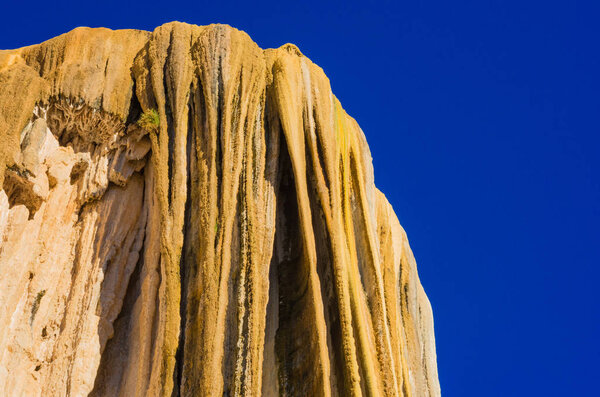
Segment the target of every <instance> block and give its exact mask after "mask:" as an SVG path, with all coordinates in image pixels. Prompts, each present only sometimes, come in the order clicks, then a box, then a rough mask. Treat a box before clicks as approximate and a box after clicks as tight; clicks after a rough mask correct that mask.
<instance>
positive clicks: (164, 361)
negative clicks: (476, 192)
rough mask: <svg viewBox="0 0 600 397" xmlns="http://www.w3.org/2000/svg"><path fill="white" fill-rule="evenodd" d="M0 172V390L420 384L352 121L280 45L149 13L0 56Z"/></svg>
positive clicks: (397, 271)
mask: <svg viewBox="0 0 600 397" xmlns="http://www.w3.org/2000/svg"><path fill="white" fill-rule="evenodd" d="M366 100H367V99H366ZM148 112H156V113H154V114H157V120H156V123H155V124H154V125H150V126H148V125H147V124H142V123H138V122H137V121H138V120H139V119H140V116H141V115H142V114H144V113H148ZM0 186H1V187H2V188H3V190H2V191H0V236H1V240H0V324H2V326H1V327H0V391H4V393H5V394H4V395H10V396H13V395H14V396H19V395H23V396H85V395H92V396H172V395H182V396H222V395H226V396H234V395H235V396H237V395H248V396H258V395H265V396H276V395H285V396H360V395H365V396H430V395H431V396H437V395H439V394H440V390H439V384H438V377H437V369H436V356H435V343H434V336H433V318H432V312H431V307H430V305H429V302H428V300H427V297H426V296H425V293H424V291H423V289H422V287H421V284H420V282H419V278H418V275H417V270H416V264H415V260H414V257H413V255H412V252H411V250H410V247H409V244H408V240H407V238H406V234H405V233H404V231H403V229H402V227H401V226H400V224H399V223H398V220H397V218H396V216H395V214H394V211H393V210H392V208H391V206H390V205H389V203H388V202H387V200H386V199H385V197H384V195H383V194H382V193H381V192H380V191H378V190H377V188H376V187H375V185H374V184H373V169H372V164H371V155H370V152H369V148H368V146H367V143H366V141H365V137H364V134H363V132H362V131H361V129H360V127H359V126H358V125H357V123H356V122H355V121H354V119H352V118H351V117H350V116H348V115H347V114H346V113H345V111H344V110H343V108H342V106H341V105H340V103H339V101H338V100H337V99H336V98H335V96H333V94H332V92H331V88H330V84H329V80H328V79H327V77H326V76H325V74H324V73H323V71H322V70H321V68H319V67H318V66H316V65H315V64H313V63H312V62H311V61H310V60H309V59H308V58H306V57H304V56H303V55H302V54H301V53H300V51H299V50H298V49H297V48H296V47H295V46H293V45H290V44H287V45H285V46H283V47H281V48H278V49H268V50H262V49H260V48H259V47H258V46H257V45H256V44H255V43H254V42H253V41H252V40H251V39H250V38H249V37H248V35H246V34H245V33H243V32H241V31H238V30H236V29H233V28H231V27H228V26H224V25H211V26H193V25H187V24H182V23H169V24H166V25H163V26H161V27H158V28H157V29H156V30H155V31H154V32H152V33H150V32H143V31H136V30H119V31H111V30H108V29H88V28H78V29H75V30H73V31H71V32H69V33H67V34H64V35H62V36H59V37H56V38H54V39H52V40H49V41H46V42H44V43H42V44H39V45H34V46H30V47H25V48H21V49H18V50H7V51H0Z"/></svg>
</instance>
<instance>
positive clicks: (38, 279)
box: [0, 118, 148, 396]
mask: <svg viewBox="0 0 600 397" xmlns="http://www.w3.org/2000/svg"><path fill="white" fill-rule="evenodd" d="M138 140H139V139H138ZM136 145H137V146H136ZM140 145H141V146H142V148H141V149H140V148H139V147H138V146H140ZM147 146H148V145H145V144H144V143H142V144H138V141H137V140H132V146H131V147H130V148H129V149H128V148H127V145H126V144H125V145H124V147H123V148H119V149H118V150H112V151H111V150H106V148H103V147H102V146H101V145H100V146H95V147H94V148H93V151H92V152H91V153H90V152H85V151H82V152H78V153H75V151H74V149H73V147H72V146H71V145H69V146H60V145H59V143H58V141H57V139H56V138H55V137H54V135H53V134H52V132H51V131H50V130H49V129H48V127H47V126H46V122H45V120H44V119H42V118H38V119H36V120H35V121H34V122H32V123H30V124H29V125H28V126H27V127H26V129H25V130H24V131H23V134H22V140H21V164H22V165H21V167H19V168H18V169H15V170H13V171H12V174H9V173H7V175H8V177H7V178H12V181H13V183H14V185H13V186H15V188H13V189H9V191H8V195H7V192H6V191H5V190H0V238H1V240H0V274H1V275H2V277H1V278H0V324H3V325H5V326H3V327H0V390H4V391H8V390H10V393H9V394H4V395H14V396H55V395H56V396H58V395H64V394H65V392H66V394H68V395H71V396H86V395H88V394H89V393H90V391H91V390H92V388H93V386H94V379H95V377H96V373H97V370H98V366H99V363H100V357H101V354H102V351H103V349H104V346H105V345H106V341H107V340H108V338H110V337H111V336H112V333H113V329H112V323H113V321H114V320H115V319H116V317H117V316H118V314H119V312H120V311H121V305H122V302H123V298H124V295H125V292H126V290H127V285H128V281H129V277H130V275H131V273H132V272H133V270H134V268H135V265H136V263H137V260H138V255H139V252H140V250H141V246H142V241H143V238H144V227H145V224H146V221H145V217H146V209H145V207H144V206H143V196H144V193H143V190H144V180H143V177H142V176H141V175H140V174H138V173H136V172H135V170H133V169H134V168H136V167H139V164H138V165H136V167H133V168H132V167H131V166H130V165H128V164H127V158H125V153H126V152H130V153H134V155H133V156H131V155H130V157H132V158H134V159H135V161H138V162H143V160H142V159H143V157H144V156H145V154H146V153H147V152H148V150H147V148H146V147H147ZM144 151H145V152H144ZM109 163H110V164H111V165H112V167H109ZM142 166H143V164H142ZM115 167H118V168H115ZM132 170H133V171H132ZM109 174H115V175H119V176H120V177H119V185H120V186H117V185H115V184H110V185H109V179H113V178H110V177H109ZM5 186H7V184H6V182H5Z"/></svg>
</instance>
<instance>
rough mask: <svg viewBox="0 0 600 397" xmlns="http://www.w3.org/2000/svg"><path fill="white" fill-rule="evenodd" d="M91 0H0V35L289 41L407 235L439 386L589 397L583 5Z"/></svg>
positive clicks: (595, 209)
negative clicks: (230, 31)
mask: <svg viewBox="0 0 600 397" xmlns="http://www.w3.org/2000/svg"><path fill="white" fill-rule="evenodd" d="M101 3H102V5H101V6H96V5H94V4H95V2H92V1H78V2H73V3H72V5H69V4H68V3H67V4H65V3H60V2H48V1H44V2H36V1H28V2H24V4H23V5H16V4H17V2H16V1H10V2H8V1H6V2H4V4H3V6H2V12H3V14H4V17H3V18H2V24H0V48H14V47H20V46H23V45H28V44H34V43H38V42H41V41H43V40H45V39H48V38H50V37H53V36H55V35H58V34H60V33H63V32H66V31H68V30H70V29H72V28H74V27H76V26H80V25H84V26H106V27H110V28H139V29H147V30H152V29H153V28H154V27H155V26H157V25H160V24H162V23H164V22H168V21H171V20H180V21H185V22H189V23H194V24H200V25H202V24H209V23H216V22H219V23H227V24H230V25H233V26H235V27H237V28H239V29H242V30H245V31H246V32H248V33H249V34H250V36H251V37H252V38H253V39H254V40H255V41H256V42H257V43H258V44H259V45H260V46H261V47H263V48H266V47H278V46H280V45H282V44H284V43H286V42H292V43H295V44H297V45H298V46H299V47H300V49H301V50H302V52H303V53H304V54H305V55H307V56H309V57H310V58H311V59H312V60H313V61H314V62H315V63H317V64H319V65H320V66H322V67H323V69H324V70H325V72H326V73H327V75H328V76H329V78H330V79H331V82H332V86H333V90H334V93H335V94H336V95H337V97H338V98H339V99H340V100H341V102H342V104H343V106H344V107H345V109H346V110H347V111H348V113H350V114H351V115H352V116H353V117H354V118H356V120H357V121H358V122H359V123H360V125H361V126H362V128H363V130H364V131H365V134H366V135H367V139H368V141H369V144H370V147H371V151H372V154H373V158H374V163H375V182H376V184H377V186H378V187H379V188H380V189H381V190H383V192H385V194H386V195H387V197H388V198H389V200H390V201H391V203H392V204H393V206H394V209H395V210H396V213H397V214H398V217H399V218H400V221H401V223H402V224H403V225H404V227H405V229H406V230H407V232H408V235H409V238H410V241H411V245H412V247H413V250H414V252H415V255H416V258H417V262H418V265H419V271H420V275H421V281H422V283H423V285H424V286H425V289H426V291H427V293H428V295H429V298H430V300H431V302H432V305H433V310H434V316H435V326H436V338H437V352H438V365H439V374H440V381H441V386H442V392H443V394H444V395H445V396H525V395H528V396H529V395H533V396H592V395H598V394H597V393H598V372H599V370H600V365H599V359H600V343H599V341H598V338H599V336H600V319H599V317H600V313H599V309H598V304H599V293H598V290H597V288H598V287H597V285H598V282H599V281H600V277H599V276H600V232H599V227H600V156H599V154H600V121H599V118H600V79H599V73H600V56H599V55H600V51H599V50H600V47H599V45H600V12H599V7H598V6H597V5H596V4H598V2H595V1H586V2H584V1H576V0H570V1H552V0H549V1H486V0H473V1H458V0H456V1H430V2H420V4H419V5H415V4H414V3H416V2H408V1H403V2H399V1H395V2H393V1H390V2H379V3H375V2H367V1H361V2H358V3H356V4H349V3H338V4H333V3H328V4H326V5H324V4H322V2H321V1H303V2H302V1H297V2H294V4H293V5H291V4H284V3H283V2H273V3H270V4H269V3H268V2H263V3H260V2H257V1H254V0H253V1H251V0H247V1H245V2H244V3H240V4H237V5H234V4H231V5H225V4H224V2H222V1H219V0H212V1H209V2H203V1H194V2H189V3H188V2H180V1H176V0H172V1H163V2H159V3H154V2H152V1H144V2H138V3H135V4H134V3H131V2H127V1H102V2H101ZM409 3H410V4H411V5H409Z"/></svg>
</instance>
